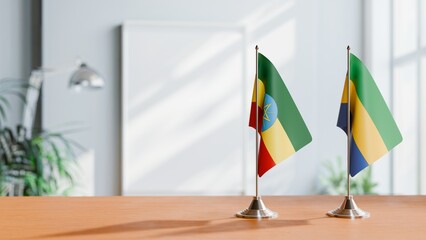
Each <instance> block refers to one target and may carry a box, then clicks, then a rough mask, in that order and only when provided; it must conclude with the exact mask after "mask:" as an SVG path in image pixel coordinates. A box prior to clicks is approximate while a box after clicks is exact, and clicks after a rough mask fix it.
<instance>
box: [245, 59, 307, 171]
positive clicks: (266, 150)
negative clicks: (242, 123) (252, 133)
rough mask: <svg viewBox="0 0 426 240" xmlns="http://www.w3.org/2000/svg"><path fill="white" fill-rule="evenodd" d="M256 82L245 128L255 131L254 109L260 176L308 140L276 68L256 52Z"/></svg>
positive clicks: (304, 126) (303, 125) (305, 129)
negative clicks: (258, 140) (258, 142)
mask: <svg viewBox="0 0 426 240" xmlns="http://www.w3.org/2000/svg"><path fill="white" fill-rule="evenodd" d="M257 82H258V104H256V89H255V88H254V90H253V98H252V104H251V112H250V120H249V126H251V127H253V128H255V129H256V107H257V108H258V114H259V116H258V132H259V134H260V136H261V138H260V145H259V162H258V174H259V176H262V175H263V174H264V173H265V172H267V171H268V170H269V169H271V168H272V167H274V166H275V165H276V164H278V163H280V162H282V161H283V160H284V159H286V158H288V157H289V156H291V155H292V154H293V153H295V152H296V151H298V150H299V149H301V148H302V147H303V146H305V145H307V144H308V143H310V142H311V141H312V137H311V134H310V133H309V130H308V128H307V127H306V124H305V122H304V121H303V118H302V116H301V115H300V112H299V110H298V109H297V107H296V104H295V103H294V101H293V98H292V97H291V95H290V93H289V91H288V89H287V87H286V86H285V84H284V82H283V80H282V79H281V76H280V74H279V73H278V71H277V69H276V68H275V66H274V65H273V64H272V63H271V61H269V59H267V58H266V57H265V56H263V55H262V54H261V53H258V80H257ZM255 83H256V82H255Z"/></svg>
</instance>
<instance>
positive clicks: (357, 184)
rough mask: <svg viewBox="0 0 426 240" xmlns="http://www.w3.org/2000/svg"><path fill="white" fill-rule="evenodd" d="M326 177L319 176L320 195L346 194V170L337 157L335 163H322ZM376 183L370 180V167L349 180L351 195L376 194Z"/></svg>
mask: <svg viewBox="0 0 426 240" xmlns="http://www.w3.org/2000/svg"><path fill="white" fill-rule="evenodd" d="M324 167H325V169H326V175H325V176H321V183H322V185H323V190H322V193H325V194H333V195H344V194H346V191H347V190H346V188H347V183H346V181H347V169H346V167H344V166H343V160H342V159H341V158H340V157H337V159H336V161H335V162H333V161H327V162H325V163H324ZM377 185H378V184H377V183H375V182H373V180H372V173H371V167H367V168H366V169H365V170H364V171H362V172H360V173H358V174H357V175H356V176H355V177H353V178H351V193H352V194H355V195H370V194H377V193H376V192H375V188H376V187H377Z"/></svg>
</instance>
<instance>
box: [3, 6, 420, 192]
mask: <svg viewBox="0 0 426 240" xmlns="http://www.w3.org/2000/svg"><path fill="white" fill-rule="evenodd" d="M0 34H1V35H0V79H2V80H1V81H2V85H0V101H1V102H3V105H0V111H2V112H4V113H2V116H3V115H5V116H6V117H4V118H3V117H2V122H1V128H2V130H1V131H2V132H1V135H2V139H0V140H1V141H0V142H1V144H2V150H1V151H0V156H1V162H2V166H1V167H2V168H1V171H2V173H1V174H2V176H1V182H2V194H3V195H85V196H86V195H87V196H94V195H96V196H103V195H252V194H254V190H255V189H254V183H255V182H254V180H255V151H254V148H255V134H254V130H253V129H251V128H249V127H248V115H249V107H250V103H251V93H252V86H253V81H254V74H255V50H254V47H255V45H256V44H258V45H259V47H260V50H259V51H260V52H262V53H263V54H264V55H265V56H267V57H268V58H269V59H270V60H271V61H272V62H273V63H274V65H275V66H276V67H277V69H278V71H279V72H280V74H281V76H282V78H283V80H284V81H285V84H286V85H287V88H288V89H289V91H290V92H291V94H292V96H293V99H294V101H295V102H296V104H297V106H298V108H299V110H300V112H301V114H302V116H303V118H304V119H305V122H306V124H307V126H308V128H309V130H310V132H311V134H312V137H313V141H312V143H311V144H309V145H307V146H306V147H304V148H303V149H301V150H300V151H299V152H297V153H296V154H295V155H293V156H292V157H291V158H289V159H287V160H285V161H284V162H282V163H281V164H279V165H277V166H276V167H274V168H272V169H271V170H270V171H269V172H267V173H266V174H265V175H264V176H263V177H262V178H261V179H260V194H262V195H311V194H341V193H343V192H344V189H345V186H344V184H345V168H346V165H345V164H346V135H345V134H344V132H343V131H342V130H340V129H339V128H337V127H336V122H337V115H338V110H339V106H340V98H341V94H342V90H343V84H344V77H345V73H346V47H347V46H348V45H350V46H351V52H352V53H354V54H355V55H357V56H358V57H359V58H360V59H362V60H363V62H364V63H365V64H366V65H367V67H368V68H369V69H370V72H371V73H372V75H373V78H374V79H375V81H376V83H377V85H378V86H379V89H380V90H381V92H382V95H383V97H384V98H385V100H386V102H387V103H388V106H389V108H390V109H391V112H392V113H393V115H394V118H395V120H396V122H397V124H398V126H399V128H400V130H401V132H402V135H403V138H404V140H403V142H402V143H401V144H400V145H398V146H397V147H396V148H395V149H394V150H393V151H391V153H389V154H387V155H386V156H385V157H383V158H382V159H380V160H379V161H377V162H376V163H375V164H374V165H373V166H372V167H371V168H369V169H367V170H365V171H363V173H362V174H360V175H359V176H357V177H356V178H354V179H353V181H352V182H353V189H355V190H354V191H355V193H358V194H403V195H405V194H406V195H413V194H425V193H426V164H425V163H424V162H423V161H422V160H423V159H424V157H425V153H424V149H426V148H425V147H426V146H425V143H426V141H425V137H426V131H425V129H426V128H425V127H424V125H423V123H425V121H426V115H425V114H426V111H425V110H426V109H425V107H426V102H425V101H426V98H424V97H423V96H424V95H425V93H426V84H425V83H424V81H425V80H426V2H424V1H422V0H376V1H367V0H351V1H338V0H319V1H317V0H300V1H296V0H284V1H283V0H279V1H278V0H248V1H247V0H245V1H242V0H235V1H224V0H219V1H207V0H205V1H194V0H176V1H165V0H73V1H71V0H32V1H30V0H0ZM76 59H80V60H81V61H84V62H85V63H87V64H88V65H89V66H90V67H92V68H93V70H95V71H96V73H97V74H98V75H99V76H101V77H102V79H103V80H104V86H103V87H102V88H101V89H97V90H95V91H91V90H89V91H86V90H85V89H82V90H81V91H78V92H77V91H74V90H72V89H70V87H69V86H70V77H71V75H72V74H73V66H74V65H75V64H74V63H75V61H76ZM78 66H79V65H77V67H78ZM40 67H43V69H40ZM80 67H81V66H80ZM47 68H49V69H53V70H50V71H45V69H47ZM37 69H38V70H39V71H38V72H37V71H34V70H37ZM80 70H81V69H80ZM40 72H41V75H37V76H38V79H42V84H41V86H40V96H39V97H37V96H36V97H34V92H37V93H36V94H35V95H38V88H37V87H34V86H33V85H34V83H33V82H31V81H30V80H29V79H31V77H30V76H32V77H34V76H35V74H36V73H40ZM16 83H19V84H18V85H16ZM14 84H15V85H14ZM10 86H12V87H10ZM31 91H32V92H33V93H31ZM21 92H22V94H21ZM6 93H9V94H6ZM22 98H23V99H22ZM3 99H4V100H3ZM37 100H38V101H37ZM6 102H7V104H6ZM28 106H30V107H28ZM36 106H38V107H36ZM2 109H3V110H2ZM28 109H30V110H28ZM28 112H30V115H33V116H34V125H33V126H30V127H27V129H26V128H25V126H27V125H26V124H25V121H27V120H26V117H25V116H26V114H28ZM20 124H23V127H21V128H17V126H18V125H20ZM28 126H29V125H28ZM28 128H31V129H28ZM7 129H10V131H9V130H7ZM22 129H25V131H26V132H27V133H25V134H23V133H20V131H23V130H22ZM6 130H7V131H6ZM52 138H55V139H52ZM28 146H30V147H28ZM8 149H9V150H8ZM34 149H35V150H34ZM11 152H12V153H11ZM34 152H36V153H34Z"/></svg>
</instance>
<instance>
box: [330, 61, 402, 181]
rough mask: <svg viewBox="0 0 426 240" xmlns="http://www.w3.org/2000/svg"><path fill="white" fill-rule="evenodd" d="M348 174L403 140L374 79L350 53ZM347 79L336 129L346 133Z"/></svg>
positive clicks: (353, 174) (368, 163) (369, 163)
mask: <svg viewBox="0 0 426 240" xmlns="http://www.w3.org/2000/svg"><path fill="white" fill-rule="evenodd" d="M349 66H350V97H351V99H350V101H351V102H350V103H351V104H350V106H351V109H350V110H351V126H350V127H351V130H352V138H351V139H350V140H351V141H350V174H351V176H355V175H356V174H357V173H358V172H360V171H361V170H362V169H364V168H366V167H367V166H369V165H371V164H372V163H373V162H375V161H376V160H378V159H379V158H381V157H382V156H383V155H385V154H386V153H387V152H389V151H390V150H391V149H392V148H393V147H395V146H396V145H398V144H399V143H400V142H401V141H402V136H401V133H400V132H399V129H398V126H397V125H396V123H395V120H394V119H393V117H392V114H391V113H390V111H389V108H388V106H387V105H386V102H385V100H384V99H383V97H382V94H381V93H380V91H379V88H378V87H377V85H376V83H375V82H374V79H373V77H372V76H371V74H370V73H369V71H368V69H367V68H366V67H365V66H364V64H363V63H362V62H361V60H359V59H358V58H357V57H356V56H355V55H353V54H350V60H349ZM347 87H348V76H347V74H346V81H345V88H344V89H343V96H342V101H341V104H340V112H339V117H338V120H337V126H338V127H340V128H341V129H342V130H343V131H345V132H346V133H347V128H348V95H347V94H348V92H347Z"/></svg>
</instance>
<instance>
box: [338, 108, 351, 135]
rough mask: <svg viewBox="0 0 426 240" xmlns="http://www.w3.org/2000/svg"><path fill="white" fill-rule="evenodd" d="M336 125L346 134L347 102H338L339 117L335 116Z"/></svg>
mask: <svg viewBox="0 0 426 240" xmlns="http://www.w3.org/2000/svg"><path fill="white" fill-rule="evenodd" d="M337 126H338V127H339V128H341V129H342V130H343V131H345V133H346V134H348V132H347V128H348V104H347V103H342V104H340V110H339V117H338V118H337Z"/></svg>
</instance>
